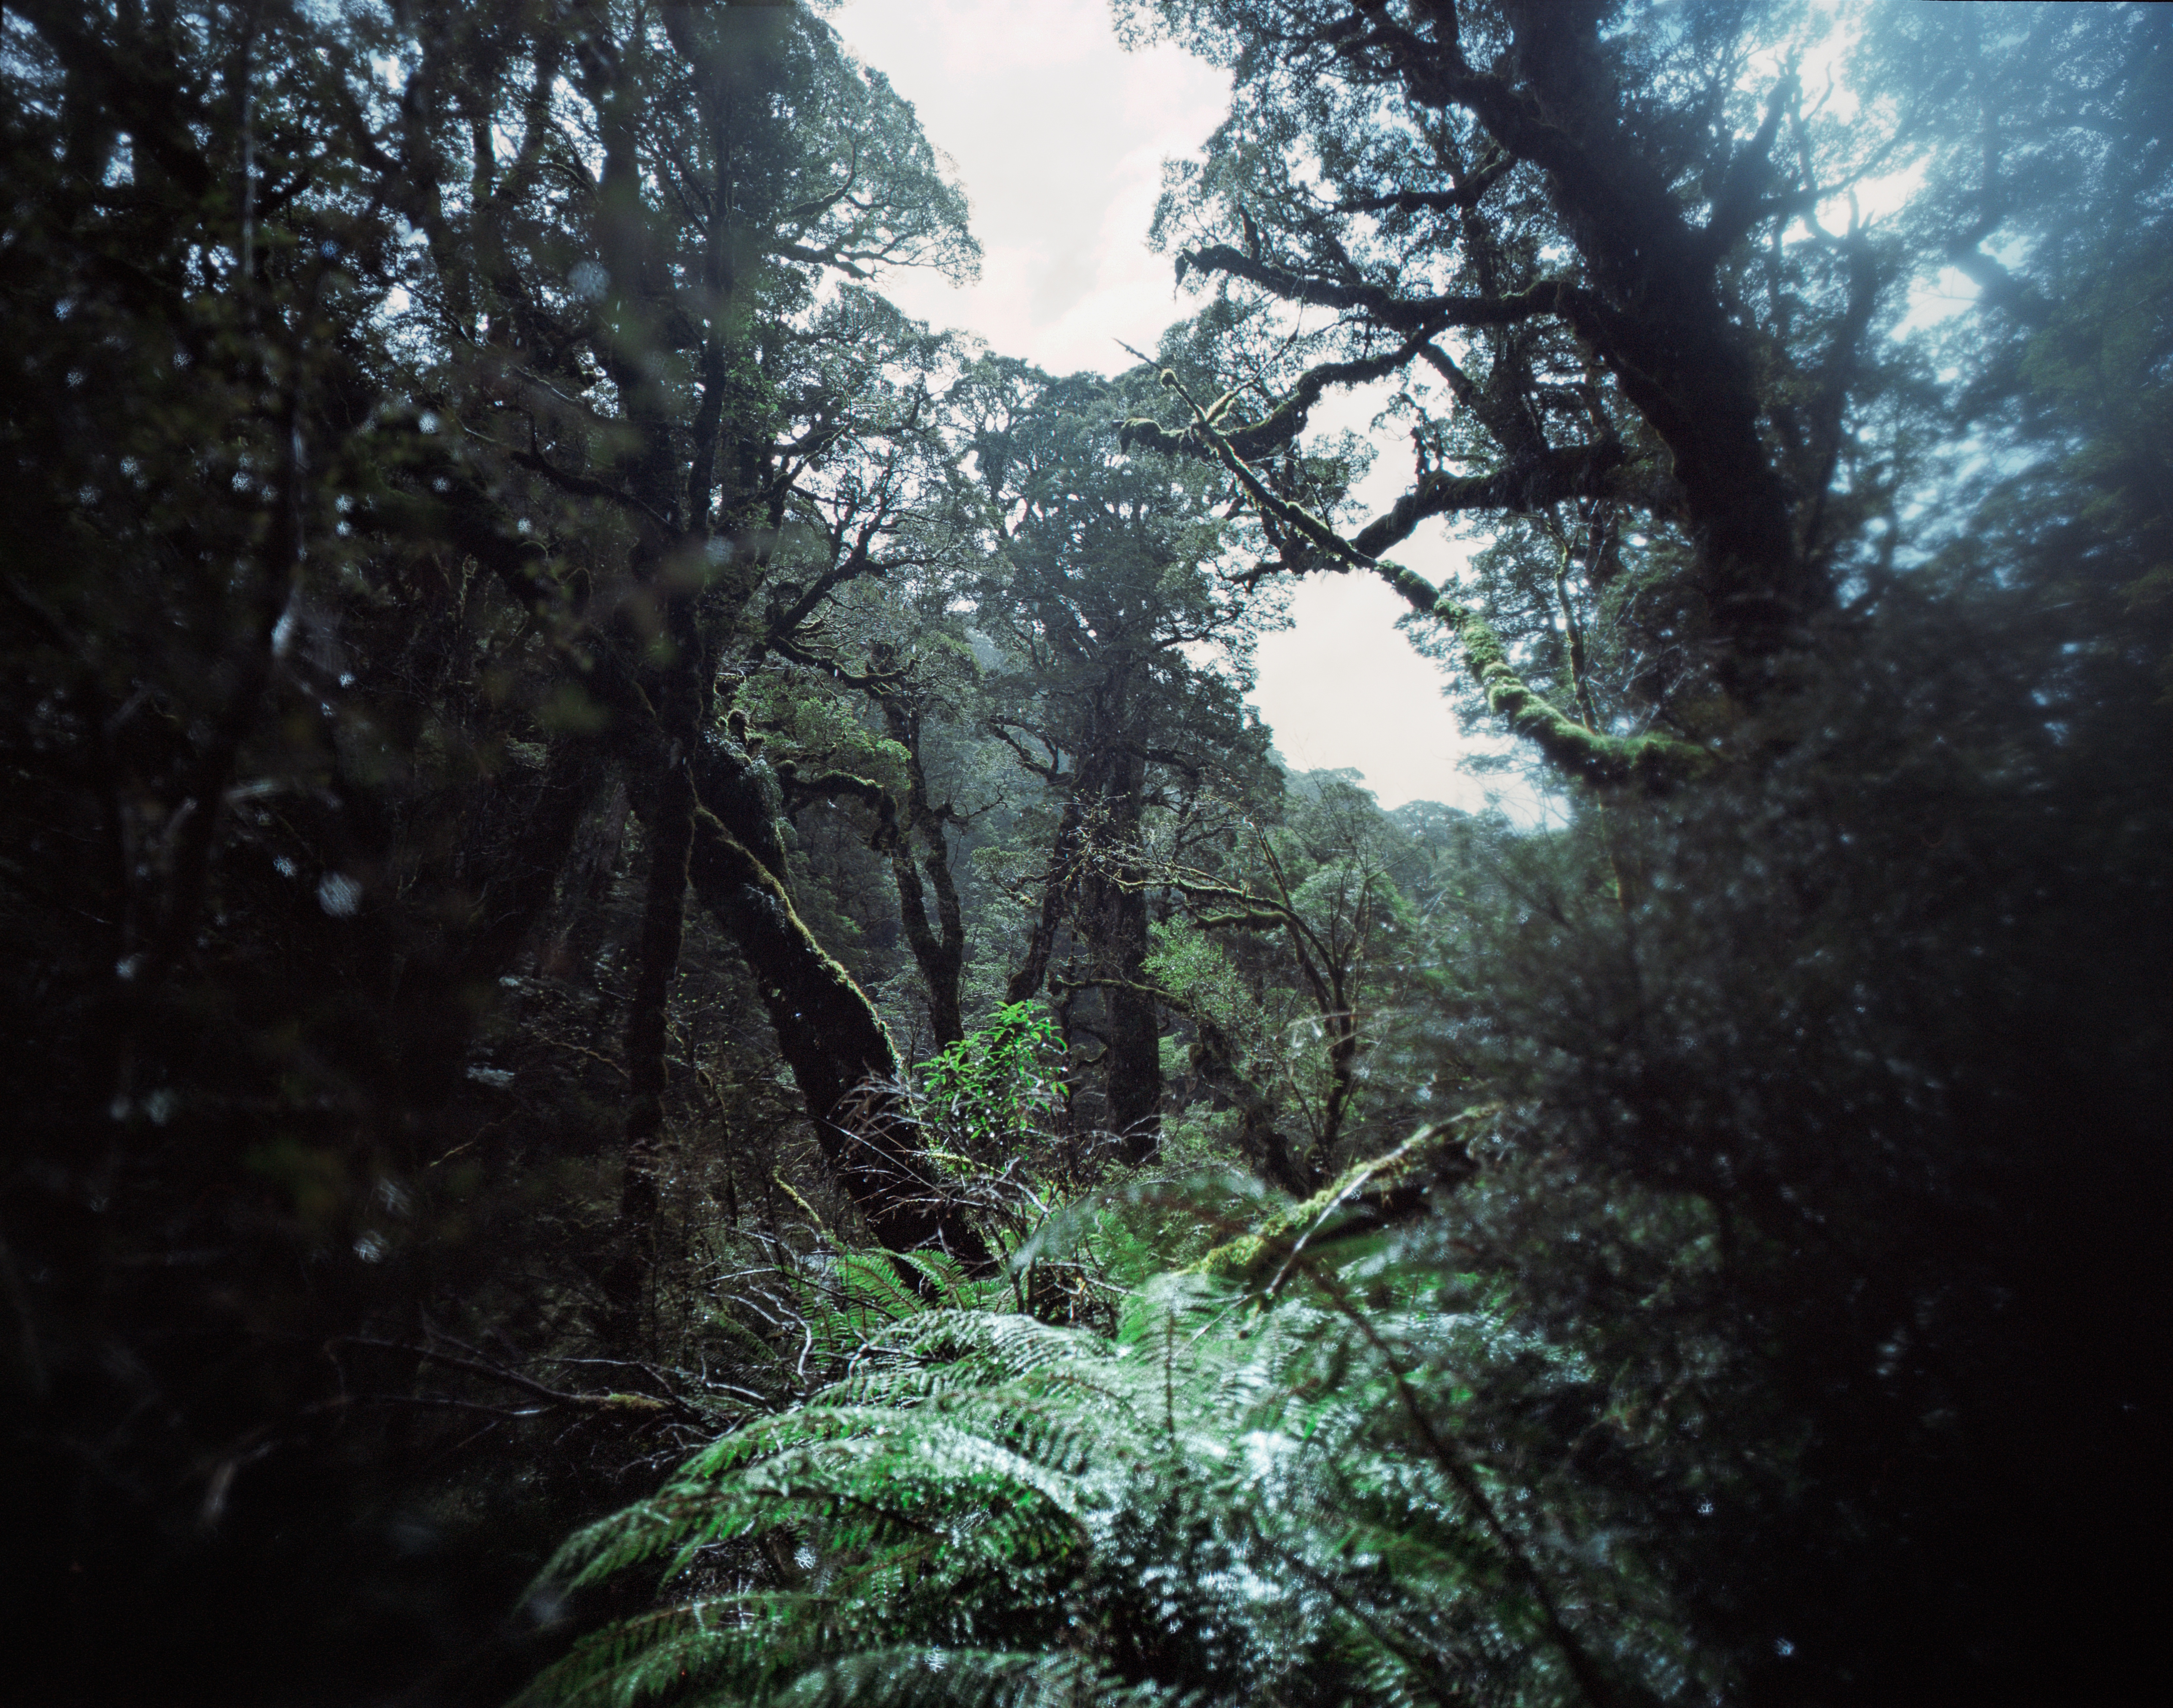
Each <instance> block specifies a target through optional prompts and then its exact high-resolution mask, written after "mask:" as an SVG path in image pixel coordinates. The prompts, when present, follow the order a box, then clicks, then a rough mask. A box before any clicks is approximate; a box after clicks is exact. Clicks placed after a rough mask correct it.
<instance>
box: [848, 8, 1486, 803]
mask: <svg viewBox="0 0 2173 1708" xmlns="http://www.w3.org/2000/svg"><path fill="white" fill-rule="evenodd" d="M834 22H835V23H836V24H837V27H838V32H839V33H840V34H841V35H843V36H844V39H845V40H846V42H847V43H848V44H849V46H851V47H852V49H853V50H854V51H855V52H856V53H857V54H859V55H860V57H861V58H862V59H864V60H865V61H866V62H867V63H869V64H870V65H871V66H874V67H876V68H877V69H879V70H881V71H882V73H884V74H885V75H887V77H888V78H890V80H891V82H892V84H893V85H894V86H895V87H896V88H897V89H898V93H899V94H902V95H903V96H904V97H905V98H906V99H907V100H909V101H911V102H912V103H913V104H914V106H915V107H916V108H917V109H918V110H919V114H920V121H921V124H922V126H923V127H925V130H926V131H927V132H928V135H929V137H930V140H931V141H932V142H933V143H935V144H936V147H937V148H939V149H941V150H942V152H943V153H945V154H948V155H949V156H950V157H951V159H952V160H953V161H954V162H956V164H957V173H958V177H959V180H960V181H961V182H962V184H963V185H964V186H965V190H966V194H967V197H968V199H969V201H970V202H971V205H972V209H973V232H974V234H975V235H976V236H977V237H979V239H980V241H981V248H982V251H983V261H982V267H981V279H980V283H979V284H975V285H969V286H968V287H966V288H963V289H957V288H952V287H951V286H949V285H947V284H946V283H943V282H942V281H941V279H938V278H936V277H930V276H920V275H914V274H904V275H893V276H892V277H889V278H887V279H886V280H885V282H884V285H883V288H884V289H885V291H886V292H887V294H889V295H890V297H891V298H892V300H894V301H895V302H897V303H898V305H899V306H900V307H902V308H903V309H904V310H906V311H907V312H908V313H909V314H912V315H916V316H919V317H920V318H923V319H926V320H929V321H934V322H935V323H936V325H938V326H953V327H961V328H963V329H965V330H967V331H972V332H975V333H978V334H979V336H980V337H982V338H984V339H985V340H986V341H987V342H988V344H989V348H991V349H992V350H994V351H996V352H997V353H1000V354H1004V355H1010V356H1021V357H1024V358H1027V360H1029V361H1032V362H1034V363H1036V364H1038V365H1040V366H1042V367H1043V368H1046V369H1050V370H1051V371H1052V372H1055V373H1060V374H1064V373H1073V372H1076V371H1077V370H1078V369H1082V368H1092V369H1100V370H1101V371H1103V372H1104V373H1113V372H1115V371H1116V370H1117V369H1119V368H1122V367H1124V366H1127V365H1129V364H1130V360H1131V358H1130V357H1128V356H1126V355H1125V354H1124V352H1123V351H1122V350H1121V349H1120V348H1119V341H1122V342H1124V343H1129V344H1134V345H1136V346H1138V347H1139V348H1140V349H1143V350H1151V349H1152V348H1154V345H1155V342H1156V339H1157V337H1158V336H1159V334H1160V333H1161V331H1162V328H1163V327H1164V326H1167V324H1168V323H1169V322H1170V321H1173V320H1175V319H1176V318H1178V316H1179V315H1182V314H1183V313H1184V312H1185V306H1186V305H1185V304H1184V300H1183V299H1180V298H1179V297H1178V294H1176V292H1175V290H1174V288H1173V283H1172V275H1173V268H1172V266H1171V263H1170V261H1169V259H1168V257H1167V256H1158V255H1155V254H1152V253H1151V252H1150V251H1149V250H1148V249H1147V246H1146V232H1147V224H1148V222H1149V220H1150V219H1151V218H1152V216H1153V213H1154V203H1155V196H1156V192H1157V189H1158V187H1159V185H1160V176H1161V168H1162V161H1163V160H1164V159H1166V158H1167V157H1169V156H1171V155H1175V154H1190V153H1192V152H1193V151H1194V150H1195V149H1197V148H1199V147H1200V144H1201V143H1204V142H1205V140H1206V138H1207V136H1208V133H1209V132H1211V131H1212V130H1213V129H1214V128H1215V127H1216V123H1217V122H1218V121H1220V120H1221V116H1222V113H1223V109H1224V104H1225V102H1226V100H1227V95H1228V92H1229V84H1228V82H1227V78H1225V77H1224V76H1223V75H1222V73H1219V72H1216V71H1215V70H1213V69H1212V68H1211V67H1208V66H1205V65H1203V64H1201V63H1200V62H1199V61H1197V60H1194V59H1193V58H1191V57H1189V56H1188V55H1186V54H1184V53H1183V52H1180V51H1178V49H1176V48H1174V47H1171V46H1158V47H1155V48H1151V49H1149V50H1146V51H1142V52H1138V53H1126V52H1124V51H1123V50H1122V49H1121V48H1119V46H1117V40H1116V35H1115V33H1114V30H1113V28H1112V26H1111V23H1110V14H1109V8H1108V0H848V3H847V4H846V5H845V6H844V8H843V9H841V10H840V11H838V13H835V14H834ZM1328 415H1329V411H1328V410H1326V409H1322V410H1319V411H1316V412H1315V419H1316V422H1317V423H1320V424H1324V425H1329V424H1332V425H1336V426H1340V425H1344V424H1345V422H1344V421H1336V422H1334V423H1329V421H1328V420H1327V417H1328ZM1348 424H1349V425H1351V426H1354V427H1362V425H1363V424H1364V423H1363V420H1362V412H1361V414H1360V415H1353V416H1351V417H1350V418H1348ZM1397 442H1399V441H1397ZM1395 444H1396V442H1391V443H1390V444H1389V445H1384V447H1383V450H1384V455H1383V456H1382V457H1381V459H1380V461H1379V462H1378V464H1377V469H1378V476H1377V478H1376V480H1375V481H1374V482H1369V483H1368V484H1369V485H1376V486H1378V487H1380V488H1383V490H1382V491H1379V492H1374V493H1365V494H1364V496H1366V497H1367V498H1373V499H1377V500H1379V501H1380V502H1382V503H1385V501H1386V499H1387V498H1390V497H1393V496H1394V486H1395V482H1396V478H1397V476H1398V474H1399V471H1400V470H1401V468H1402V462H1403V459H1402V458H1401V457H1400V456H1399V455H1398V452H1397V450H1396V448H1395ZM1369 508H1378V504H1375V505H1372V506H1369ZM1399 558H1402V559H1403V561H1405V562H1407V563H1410V566H1411V567H1412V568H1415V569H1417V570H1419V571H1420V572H1421V573H1422V574H1428V575H1430V576H1432V577H1433V578H1434V579H1436V580H1438V579H1440V577H1441V576H1442V574H1445V573H1446V572H1447V570H1448V568H1449V566H1450V564H1451V563H1453V561H1454V560H1453V556H1452V553H1451V548H1450V547H1448V544H1447V543H1446V542H1445V541H1439V540H1438V539H1433V540H1426V541H1421V540H1417V539H1414V540H1412V541H1410V542H1409V543H1408V544H1407V545H1406V546H1405V547H1404V548H1403V549H1402V550H1401V552H1399ZM1404 608H1405V607H1404V606H1403V604H1402V602H1401V601H1399V600H1398V599H1397V597H1396V595H1394V593H1392V592H1391V591H1389V590H1388V588H1387V587H1386V586H1384V585H1382V584H1381V583H1380V582H1378V581H1374V580H1361V579H1359V578H1358V577H1356V576H1349V575H1334V576H1313V577H1309V578H1308V579H1307V580H1306V581H1305V582H1304V583H1303V584H1302V585H1301V586H1300V587H1299V589H1298V590H1297V597H1296V599H1295V601H1293V604H1292V606H1291V614H1292V616H1293V617H1295V618H1296V622H1295V626H1294V627H1293V628H1291V629H1290V630H1289V631H1288V632H1286V633H1282V634H1279V635H1271V636H1270V637H1269V638H1267V639H1266V640H1264V642H1263V643H1262V644H1261V646H1260V649H1259V688H1258V690H1257V691H1256V692H1254V696H1253V700H1254V703H1255V704H1256V705H1258V706H1259V709H1260V714H1261V716H1262V717H1263V718H1264V719H1266V721H1267V723H1268V725H1270V727H1271V728H1272V729H1273V730H1275V745H1276V746H1278V747H1280V748H1281V750H1282V753H1283V756H1284V757H1285V758H1286V759H1287V760H1288V761H1289V762H1290V763H1291V764H1292V765H1294V766H1297V768H1300V769H1302V770H1304V769H1322V768H1350V769H1352V770H1356V771H1359V772H1362V773H1364V774H1365V778H1366V781H1367V786H1368V787H1370V788H1371V789H1372V790H1373V791H1374V793H1375V794H1376V795H1377V796H1378V798H1379V800H1380V802H1381V804H1382V805H1383V806H1401V805H1403V804H1404V803H1405V801H1408V800H1439V801H1446V802H1448V803H1449V804H1450V805H1452V806H1462V807H1464V808H1467V809H1469V810H1477V809H1479V808H1480V807H1482V806H1485V805H1486V795H1487V788H1488V781H1493V780H1492V779H1490V780H1488V781H1482V779H1478V778H1475V777H1472V776H1469V775H1467V774H1466V773H1464V772H1462V771H1460V770H1459V768H1458V767H1457V755H1458V753H1459V749H1460V747H1461V746H1462V743H1461V741H1460V739H1459V735H1458V732H1457V727H1456V719H1455V715H1454V714H1453V712H1452V711H1451V710H1450V709H1449V707H1448V703H1446V702H1445V701H1444V700H1443V699H1442V678H1441V674H1440V671H1439V670H1438V668H1437V666H1436V665H1432V664H1431V663H1429V662H1428V661H1427V660H1425V659H1422V658H1421V657H1420V656H1419V655H1417V654H1416V653H1415V652H1413V651H1412V650H1411V649H1410V644H1408V643H1407V642H1406V641H1405V639H1404V638H1403V636H1402V634H1401V633H1399V631H1398V630H1397V629H1396V628H1395V627H1394V622H1395V619H1396V617H1398V615H1399V614H1400V612H1402V610H1403V609H1404ZM1502 780H1506V779H1502ZM1496 786H1498V782H1497V784H1496ZM1518 794H1519V795H1521V791H1518ZM1517 804H1518V803H1516V802H1505V805H1511V806H1512V807H1513V806H1515V805H1517ZM1519 816H1523V814H1522V813H1520V814H1519Z"/></svg>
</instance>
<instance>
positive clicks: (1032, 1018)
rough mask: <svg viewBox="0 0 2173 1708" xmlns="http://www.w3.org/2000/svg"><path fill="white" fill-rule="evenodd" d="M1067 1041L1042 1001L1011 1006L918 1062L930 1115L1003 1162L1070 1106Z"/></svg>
mask: <svg viewBox="0 0 2173 1708" xmlns="http://www.w3.org/2000/svg"><path fill="white" fill-rule="evenodd" d="M1063 1055H1064V1046H1063V1041H1062V1038H1061V1037H1060V1033H1059V1032H1058V1029H1057V1024H1056V1017H1055V1016H1054V1015H1053V1014H1051V1013H1050V1012H1049V1007H1048V1005H1047V1004H1045V1003H1043V1002H1038V1001H1027V1002H1011V1003H1006V1004H1005V1005H1003V1006H1002V1007H1000V1008H999V1009H998V1010H996V1011H995V1013H994V1014H993V1015H991V1016H989V1021H988V1023H987V1024H986V1025H985V1026H982V1027H981V1028H980V1029H979V1031H977V1032H972V1033H970V1034H968V1036H967V1037H963V1038H962V1039H960V1040H959V1041H958V1042H957V1043H954V1044H952V1045H951V1046H950V1047H949V1048H946V1050H945V1051H944V1052H943V1053H942V1054H941V1055H940V1056H937V1057H936V1059H934V1060H933V1061H928V1062H923V1063H922V1064H920V1071H921V1076H922V1085H923V1088H924V1091H925V1095H926V1096H927V1098H928V1103H929V1118H930V1120H931V1121H933V1122H934V1123H935V1124H936V1126H937V1127H939V1128H940V1129H941V1130H942V1131H943V1132H944V1133H946V1134H956V1135H957V1139H958V1140H959V1141H960V1147H961V1149H962V1150H964V1151H965V1152H966V1154H967V1155H968V1156H972V1157H974V1158H976V1159H979V1160H980V1161H984V1162H989V1161H1000V1160H1001V1159H1002V1158H1003V1157H1005V1156H1007V1155H1009V1154H1011V1153H1012V1152H1014V1151H1016V1150H1019V1149H1021V1148H1022V1145H1023V1144H1024V1142H1025V1141H1026V1140H1027V1135H1028V1134H1030V1133H1032V1132H1033V1130H1034V1129H1035V1128H1036V1127H1037V1126H1038V1125H1039V1124H1040V1123H1043V1122H1045V1121H1047V1120H1048V1119H1049V1118H1050V1117H1051V1116H1052V1115H1053V1114H1054V1113H1055V1112H1057V1111H1058V1110H1060V1109H1061V1108H1062V1107H1063V1105H1064V1088H1063V1085H1062V1081H1061V1080H1060V1079H1059V1078H1058V1077H1057V1070H1058V1068H1059V1065H1060V1063H1061V1062H1062V1060H1063Z"/></svg>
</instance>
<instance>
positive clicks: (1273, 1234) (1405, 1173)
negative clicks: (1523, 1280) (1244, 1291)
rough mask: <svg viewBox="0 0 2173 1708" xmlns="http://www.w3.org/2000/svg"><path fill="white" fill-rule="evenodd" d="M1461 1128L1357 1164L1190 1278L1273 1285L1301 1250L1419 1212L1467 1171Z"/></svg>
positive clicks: (1226, 1247) (1429, 1129)
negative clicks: (1433, 1192)
mask: <svg viewBox="0 0 2173 1708" xmlns="http://www.w3.org/2000/svg"><path fill="white" fill-rule="evenodd" d="M1463 1125H1464V1123H1462V1122H1461V1121H1437V1122H1434V1123H1432V1124H1431V1125H1428V1126H1425V1127H1421V1128H1420V1129H1419V1130H1418V1131H1417V1132H1415V1133H1414V1134H1411V1136H1410V1138H1408V1139H1406V1140H1404V1142H1403V1143H1402V1144H1400V1145H1398V1146H1397V1147H1396V1148H1395V1149H1394V1150H1391V1151H1389V1152H1388V1154H1387V1155H1386V1156H1376V1157H1373V1158H1372V1159H1370V1160H1369V1161H1364V1162H1356V1163H1353V1164H1352V1165H1351V1167H1349V1168H1346V1169H1345V1170H1344V1171H1343V1172H1342V1174H1341V1175H1340V1176H1339V1177H1336V1178H1335V1179H1334V1180H1332V1181H1330V1182H1329V1183H1328V1184H1327V1185H1326V1186H1324V1187H1323V1188H1321V1189H1320V1190H1319V1191H1318V1192H1317V1193H1313V1196H1312V1197H1311V1198H1308V1199H1305V1200H1304V1201H1303V1202H1302V1203H1299V1204H1292V1205H1291V1206H1290V1207H1289V1208H1288V1209H1287V1210H1281V1211H1279V1212H1277V1213H1276V1214H1275V1215H1272V1216H1270V1217H1269V1218H1268V1220H1266V1221H1264V1223H1262V1224H1261V1225H1260V1226H1259V1228H1257V1229H1255V1230H1254V1231H1252V1232H1250V1233H1245V1234H1240V1235H1238V1236H1237V1238H1235V1239H1232V1240H1227V1241H1225V1242H1223V1243H1222V1244H1221V1245H1219V1246H1217V1247H1215V1249H1214V1250H1212V1251H1211V1252H1210V1253H1207V1255H1206V1256H1205V1257H1204V1258H1201V1259H1200V1261H1199V1262H1198V1263H1195V1264H1194V1265H1193V1267H1192V1273H1194V1274H1200V1275H1205V1276H1206V1277H1208V1278H1209V1279H1211V1280H1218V1281H1234V1282H1237V1283H1239V1284H1240V1285H1247V1286H1264V1285H1270V1284H1272V1283H1273V1282H1274V1280H1275V1278H1276V1276H1277V1275H1278V1274H1280V1273H1281V1270H1282V1269H1283V1267H1284V1266H1285V1265H1286V1264H1287V1263H1289V1262H1290V1261H1291V1258H1293V1257H1295V1256H1297V1254H1298V1253H1301V1252H1302V1251H1310V1250H1318V1249H1320V1248H1322V1247H1327V1246H1329V1245H1332V1244H1334V1243H1335V1242H1338V1241H1340V1240H1346V1239H1351V1238H1353V1237H1356V1236H1359V1235H1361V1234H1367V1233H1372V1232H1373V1231H1377V1230H1378V1229H1379V1228H1382V1227H1384V1226H1387V1225H1388V1223H1390V1222H1392V1221H1397V1220H1402V1219H1404V1218H1405V1217H1406V1216H1409V1215H1414V1214H1415V1213H1417V1211H1418V1210H1421V1209H1422V1208H1423V1207H1424V1204H1425V1198H1426V1189H1427V1188H1429V1187H1431V1186H1433V1185H1435V1184H1436V1183H1441V1182H1443V1181H1453V1180H1456V1179H1459V1178H1461V1177H1463V1176H1464V1175H1466V1174H1468V1172H1469V1168H1470V1161H1469V1156H1467V1155H1466V1153H1465V1151H1464V1145H1463V1141H1462V1140H1461V1139H1460V1138H1459V1136H1458V1135H1459V1132H1460V1131H1461V1130H1462V1128H1463Z"/></svg>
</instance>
